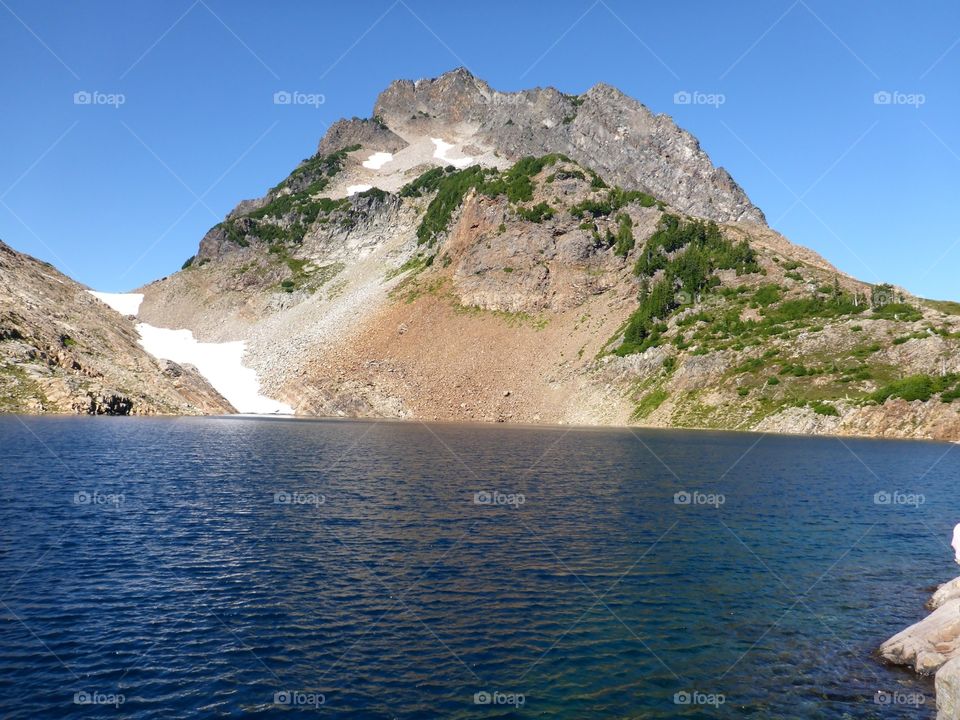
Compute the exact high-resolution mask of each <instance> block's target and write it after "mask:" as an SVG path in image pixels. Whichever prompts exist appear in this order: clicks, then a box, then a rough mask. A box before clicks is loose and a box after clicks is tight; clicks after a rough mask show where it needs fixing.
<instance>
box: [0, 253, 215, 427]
mask: <svg viewBox="0 0 960 720" xmlns="http://www.w3.org/2000/svg"><path fill="white" fill-rule="evenodd" d="M0 412H19V413H37V412H54V413H80V414H89V415H144V414H157V413H164V414H181V415H200V414H210V413H215V414H223V413H232V412H234V409H233V408H232V407H231V406H230V404H229V403H228V402H227V401H226V400H224V399H223V398H222V397H221V396H220V395H219V394H218V393H217V392H216V391H215V390H214V389H213V388H212V387H210V385H209V384H208V382H207V381H206V380H205V379H204V378H203V377H202V376H200V375H199V374H198V373H197V372H196V371H195V370H194V369H192V368H189V367H181V366H179V365H177V364H175V363H170V362H165V361H158V360H156V359H154V358H153V357H151V356H150V355H148V354H147V353H146V352H145V351H144V350H143V349H142V348H141V347H140V345H139V344H138V342H137V333H136V331H135V330H134V324H133V322H132V321H131V320H130V319H128V318H125V317H123V316H122V315H120V314H119V313H117V312H116V311H115V310H112V309H111V308H109V307H107V306H106V305H104V304H103V303H102V302H100V300H98V299H96V298H95V297H94V296H93V295H91V294H90V293H89V292H88V291H87V290H86V289H85V288H84V287H83V286H81V285H80V284H78V283H76V282H74V281H73V280H71V279H70V278H68V277H66V276H65V275H63V274H61V273H60V272H58V271H57V270H55V269H54V268H53V267H51V266H50V265H48V264H46V263H43V262H40V261H39V260H35V259H34V258H31V257H29V256H27V255H23V254H21V253H18V252H15V251H14V250H12V249H11V248H10V247H8V246H7V245H5V244H4V243H2V242H0Z"/></svg>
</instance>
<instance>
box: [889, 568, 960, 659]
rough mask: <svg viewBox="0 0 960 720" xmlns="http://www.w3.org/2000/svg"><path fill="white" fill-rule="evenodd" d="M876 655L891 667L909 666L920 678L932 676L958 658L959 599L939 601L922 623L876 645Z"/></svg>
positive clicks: (959, 634) (959, 654)
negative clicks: (947, 663)
mask: <svg viewBox="0 0 960 720" xmlns="http://www.w3.org/2000/svg"><path fill="white" fill-rule="evenodd" d="M951 584H952V583H951ZM880 655H882V656H883V657H884V659H886V660H889V661H890V662H892V663H894V664H895V665H910V666H912V667H913V669H914V670H916V671H917V672H918V673H920V674H921V675H932V674H933V673H935V672H936V671H937V670H938V669H939V668H940V667H941V666H943V665H944V664H945V663H946V662H947V661H948V660H952V659H953V658H955V657H958V656H960V597H953V598H951V599H950V600H947V601H945V602H943V604H941V605H940V606H939V607H938V608H937V609H936V610H934V611H933V612H932V613H930V614H929V615H928V616H927V617H925V618H924V619H923V620H921V621H920V622H918V623H916V624H914V625H911V626H910V627H908V628H907V629H906V630H903V631H901V632H899V633H897V634H896V635H894V636H893V637H892V638H890V639H889V640H887V641H886V642H885V643H884V644H883V645H881V646H880Z"/></svg>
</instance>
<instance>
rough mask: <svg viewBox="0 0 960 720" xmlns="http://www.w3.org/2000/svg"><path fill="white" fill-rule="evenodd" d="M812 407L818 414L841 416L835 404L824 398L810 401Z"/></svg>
mask: <svg viewBox="0 0 960 720" xmlns="http://www.w3.org/2000/svg"><path fill="white" fill-rule="evenodd" d="M810 407H811V408H812V409H813V411H814V412H815V413H816V414H817V415H825V416H827V417H839V415H840V413H839V412H838V411H837V408H835V407H834V406H833V405H831V404H830V403H828V402H824V401H822V400H814V401H812V402H811V403H810Z"/></svg>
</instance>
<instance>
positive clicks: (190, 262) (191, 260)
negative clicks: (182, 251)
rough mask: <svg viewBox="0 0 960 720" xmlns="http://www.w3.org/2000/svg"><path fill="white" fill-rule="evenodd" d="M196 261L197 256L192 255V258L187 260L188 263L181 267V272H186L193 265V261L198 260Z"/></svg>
mask: <svg viewBox="0 0 960 720" xmlns="http://www.w3.org/2000/svg"><path fill="white" fill-rule="evenodd" d="M196 259H197V256H196V255H191V256H190V257H188V258H187V259H186V261H185V262H184V263H183V265H181V266H180V269H181V270H186V269H187V268H188V267H190V266H191V265H193V261H194V260H196Z"/></svg>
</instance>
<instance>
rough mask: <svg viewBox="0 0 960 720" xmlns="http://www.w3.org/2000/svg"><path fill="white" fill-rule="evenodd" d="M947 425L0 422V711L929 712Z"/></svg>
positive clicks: (959, 457)
mask: <svg viewBox="0 0 960 720" xmlns="http://www.w3.org/2000/svg"><path fill="white" fill-rule="evenodd" d="M954 448H955V446H950V445H944V444H936V443H907V442H887V441H866V440H844V441H840V440H837V439H816V438H786V437H776V436H760V435H740V434H719V433H704V432H655V431H637V432H635V433H634V432H631V431H629V430H580V429H574V430H564V429H542V428H538V429H534V428H506V427H502V426H499V427H496V426H491V427H485V426H467V425H442V424H434V425H421V424H417V423H408V424H401V423H374V422H369V423H368V422H334V421H304V420H281V419H252V418H223V419H129V418H122V419H121V418H118V419H109V418H102V419H75V418H17V417H6V418H0V487H2V506H0V715H2V716H3V717H10V718H36V717H78V718H79V717H107V718H110V717H133V718H178V717H215V716H225V715H231V716H234V717H244V716H250V715H259V716H264V717H273V716H278V717H279V716H283V717H335V718H379V717H383V718H392V717H396V718H472V717H543V718H588V717H589V718H699V717H705V718H709V717H755V718H758V719H763V720H766V719H768V718H791V719H793V718H797V719H799V718H803V719H809V718H831V719H833V718H931V717H933V715H934V701H933V687H932V684H931V683H930V682H929V681H924V680H918V679H916V678H914V676H913V675H912V674H911V673H909V672H906V671H904V670H901V669H896V668H888V667H885V666H884V665H882V664H881V663H879V662H878V661H877V660H876V658H875V657H874V656H873V654H872V653H873V651H874V650H875V648H876V647H877V645H878V644H879V643H880V642H882V641H883V640H884V639H885V638H887V637H888V636H890V635H891V634H893V633H894V632H896V631H898V630H900V629H901V628H903V627H905V626H906V625H907V624H909V623H912V622H914V621H916V620H917V619H919V618H920V617H922V616H923V614H924V610H923V602H924V601H925V599H926V598H927V595H928V593H929V589H930V586H932V585H935V584H936V583H938V582H943V581H945V580H947V579H949V578H951V577H953V576H954V575H956V574H957V568H956V566H955V565H954V564H953V563H952V561H951V555H952V553H951V551H950V549H949V547H948V542H949V537H950V531H951V528H952V526H953V524H954V523H955V522H956V521H957V520H960V502H958V493H957V489H958V475H960V473H958V470H960V452H957V451H955V450H954ZM958 449H960V448H958ZM683 491H686V492H693V491H697V492H699V493H702V494H703V495H701V496H697V499H698V500H706V501H716V502H714V504H712V505H711V504H697V502H691V503H690V504H677V503H676V502H675V493H678V492H683ZM893 491H900V492H909V493H918V494H922V495H923V498H922V500H923V502H922V504H917V505H916V506H913V505H910V504H902V503H900V502H899V501H901V500H904V499H906V500H908V501H909V500H910V498H902V497H898V498H897V501H895V502H890V503H884V502H883V500H884V499H885V497H886V496H883V495H881V496H880V500H881V502H880V503H877V502H876V501H875V495H876V493H882V492H893ZM484 492H486V493H490V494H491V495H493V496H494V497H495V498H496V500H495V502H494V503H492V504H484V503H482V502H481V503H477V502H476V499H477V497H476V494H477V493H484ZM497 493H499V494H497ZM518 493H519V494H522V495H523V498H522V499H523V502H522V504H520V500H521V498H519V497H517V496H516V495H517V494H518ZM718 494H722V496H723V497H722V498H719V497H711V496H715V495H718ZM486 497H487V496H484V495H481V496H480V498H479V499H480V500H481V501H482V500H485V499H486ZM681 499H682V496H681ZM721 499H722V500H723V504H722V505H719V507H718V506H717V504H718V503H719V501H720V500H721ZM500 502H504V503H513V504H497V503H500ZM918 503H919V500H918ZM878 691H883V692H889V693H896V694H895V695H894V694H891V695H881V696H880V697H879V699H880V700H890V702H889V703H883V704H880V703H877V702H876V700H877V697H876V693H877V692H878ZM685 692H686V693H690V695H683V694H680V695H678V693H685ZM84 693H85V694H84ZM478 693H480V695H479V697H478V698H477V699H479V700H480V701H484V700H487V699H488V698H489V699H492V702H491V703H490V704H477V702H476V701H475V695H476V694H478ZM483 693H488V694H489V695H484V694H483ZM921 694H922V696H923V698H920V697H919V696H920V695H921ZM519 696H522V698H521V697H519ZM721 696H722V698H721ZM688 698H689V699H690V702H688V703H684V702H683V701H684V700H686V699H688ZM924 698H925V702H924V703H923V704H922V705H920V706H919V707H918V706H917V705H916V704H915V703H916V701H918V700H920V699H924ZM87 699H91V700H92V702H90V703H88V704H83V703H84V701H85V700H87ZM521 700H522V704H520V702H521ZM678 700H679V701H680V702H677V701H678ZM721 700H722V701H723V702H722V704H721V702H720V701H721ZM78 701H79V702H78ZM111 702H112V703H113V704H112V705H111V704H109V703H111ZM511 702H512V703H513V704H509V703H511ZM911 702H913V703H914V704H911ZM291 713H293V714H291Z"/></svg>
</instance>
